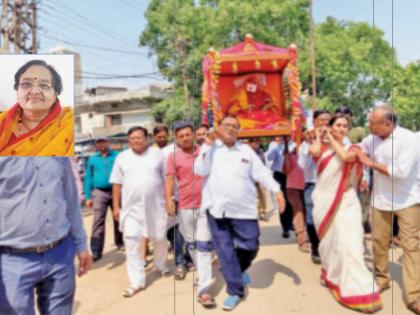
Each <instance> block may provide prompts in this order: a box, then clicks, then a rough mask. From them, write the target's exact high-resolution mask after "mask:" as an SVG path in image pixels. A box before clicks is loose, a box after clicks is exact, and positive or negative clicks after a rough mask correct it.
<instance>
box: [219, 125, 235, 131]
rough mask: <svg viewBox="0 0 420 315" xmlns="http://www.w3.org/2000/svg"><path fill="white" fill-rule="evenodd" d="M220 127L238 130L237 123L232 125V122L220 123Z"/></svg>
mask: <svg viewBox="0 0 420 315" xmlns="http://www.w3.org/2000/svg"><path fill="white" fill-rule="evenodd" d="M220 126H221V127H222V128H224V129H228V128H232V129H235V130H239V126H238V125H233V124H221V125H220Z"/></svg>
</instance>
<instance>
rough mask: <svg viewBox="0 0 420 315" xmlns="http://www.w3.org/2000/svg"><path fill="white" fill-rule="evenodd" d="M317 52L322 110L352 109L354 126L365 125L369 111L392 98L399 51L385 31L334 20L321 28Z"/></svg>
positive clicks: (319, 94)
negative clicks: (391, 92) (385, 36)
mask: <svg viewBox="0 0 420 315" xmlns="http://www.w3.org/2000/svg"><path fill="white" fill-rule="evenodd" d="M315 49H316V60H317V62H316V66H317V92H318V97H319V106H320V107H323V108H327V109H329V110H332V111H334V110H335V108H337V107H338V106H342V105H344V106H348V107H350V108H351V109H352V110H353V113H354V123H355V124H356V125H363V124H364V122H365V118H366V110H367V109H368V108H370V107H372V105H373V104H374V102H375V101H378V100H382V101H386V100H388V99H389V97H390V91H391V83H392V76H391V70H392V58H394V60H395V51H394V50H393V49H392V47H391V46H390V45H389V43H388V42H387V41H386V40H385V39H384V37H383V32H382V31H381V30H379V29H377V28H375V29H372V26H371V25H369V24H368V23H364V22H357V23H356V22H345V21H338V20H336V19H334V18H332V17H328V18H327V20H326V21H325V22H323V23H321V24H319V25H318V26H317V28H316V47H315ZM396 66H398V64H396Z"/></svg>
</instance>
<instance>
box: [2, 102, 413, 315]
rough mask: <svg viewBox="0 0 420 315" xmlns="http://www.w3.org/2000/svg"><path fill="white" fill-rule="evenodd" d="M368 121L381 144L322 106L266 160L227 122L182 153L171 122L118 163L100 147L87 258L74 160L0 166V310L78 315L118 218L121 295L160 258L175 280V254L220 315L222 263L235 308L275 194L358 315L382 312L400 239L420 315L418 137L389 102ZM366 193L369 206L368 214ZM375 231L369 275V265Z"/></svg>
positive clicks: (187, 142)
mask: <svg viewBox="0 0 420 315" xmlns="http://www.w3.org/2000/svg"><path fill="white" fill-rule="evenodd" d="M367 122H368V128H369V129H370V131H371V134H370V135H369V136H367V137H366V138H364V139H363V140H362V141H361V142H360V143H355V144H352V143H351V141H350V140H349V137H348V133H349V130H350V128H351V111H350V110H349V109H348V108H339V109H338V110H337V111H336V112H335V113H329V112H328V111H326V110H316V111H315V112H314V113H313V125H314V128H313V130H307V131H305V133H304V140H303V142H302V143H294V142H293V141H292V140H290V139H288V138H287V137H275V138H274V139H272V141H271V142H270V143H269V144H268V148H267V150H266V151H264V150H263V148H262V144H261V142H260V139H259V138H251V139H238V135H239V131H240V122H239V120H238V118H237V117H235V116H234V115H230V114H228V115H226V116H225V117H223V118H222V119H221V120H220V121H219V122H218V127H217V128H216V129H215V130H211V129H210V128H209V127H208V126H206V125H200V126H199V127H198V128H195V126H194V124H193V123H191V122H189V121H177V122H175V123H174V126H173V135H172V136H173V140H174V141H173V143H169V139H170V132H169V129H168V128H167V127H166V126H157V127H156V128H155V129H154V130H153V139H154V144H153V145H151V144H150V141H149V138H150V137H149V133H148V130H147V129H146V128H144V127H141V126H134V127H132V128H130V129H129V131H128V145H129V149H127V150H124V151H123V152H120V153H117V152H115V151H113V150H111V149H110V147H109V145H110V144H109V142H108V140H107V139H106V138H98V139H96V148H97V153H96V154H95V155H93V156H92V157H90V159H89V161H88V164H87V169H86V175H85V177H84V196H85V204H86V206H87V207H89V208H92V209H93V214H94V218H93V226H92V235H91V237H90V252H91V255H90V253H89V252H88V250H87V236H86V234H85V232H84V230H83V224H82V217H81V210H80V202H79V198H78V196H77V186H76V184H75V180H74V179H75V178H74V175H73V172H72V170H71V163H70V162H69V161H68V160H67V159H66V158H57V157H51V158H36V157H30V158H25V159H16V158H13V157H4V158H1V160H0V170H1V171H0V208H1V209H2V211H1V212H0V219H1V220H0V226H1V229H0V258H1V259H0V264H1V265H0V275H1V278H0V314H3V312H5V314H8V313H13V312H16V313H18V314H19V313H25V311H26V312H28V313H31V312H32V311H31V310H33V308H34V306H33V302H32V301H33V294H34V289H35V291H36V292H37V295H38V307H39V309H40V311H41V313H47V312H48V313H51V314H70V312H69V311H68V310H69V309H71V305H72V301H73V296H74V273H75V270H74V268H73V267H71V266H73V261H72V260H73V259H74V255H75V254H77V256H78V259H79V262H80V263H79V265H80V270H79V273H80V274H83V273H85V272H86V271H87V270H88V269H89V268H90V266H91V263H92V261H91V260H93V261H94V262H95V261H98V260H99V259H101V257H102V254H103V248H104V239H105V219H106V214H107V212H108V211H109V208H111V209H112V216H113V221H114V222H113V224H114V241H115V245H116V247H117V248H118V249H119V250H121V251H125V256H126V263H125V264H126V268H127V276H128V282H129V286H128V288H127V289H126V290H125V291H124V292H123V296H124V297H126V298H129V297H132V296H134V295H136V294H137V293H138V292H139V291H141V290H144V289H145V288H146V287H147V283H146V266H147V264H148V260H147V256H148V255H150V254H152V252H153V264H154V267H155V269H156V270H158V271H159V272H160V273H161V275H162V276H164V277H169V276H171V275H172V274H171V272H170V269H169V268H168V266H167V260H168V254H169V250H170V251H172V252H173V264H174V267H175V268H174V270H173V275H174V277H175V279H177V280H183V279H184V278H185V276H186V273H187V272H188V271H189V270H191V268H196V270H197V275H198V281H197V300H198V302H199V303H201V304H202V305H203V306H204V307H206V308H211V307H216V301H215V299H214V296H212V293H211V292H212V291H211V287H212V283H213V282H212V279H213V271H214V268H213V264H214V261H215V260H216V261H217V264H218V265H219V267H220V271H221V273H222V275H223V278H224V280H225V282H226V291H227V297H226V298H225V300H224V301H223V305H222V308H223V309H224V310H232V309H234V308H235V307H236V306H237V305H238V303H240V302H241V301H243V299H244V297H245V296H246V294H248V291H247V289H246V288H247V287H248V286H249V285H250V284H251V283H252V279H251V277H250V274H249V272H248V270H249V268H250V267H251V265H252V262H253V260H254V259H255V258H256V257H257V254H258V250H259V246H260V243H259V236H260V221H264V220H267V219H268V214H267V210H268V209H267V203H266V197H270V196H271V198H272V203H273V204H274V205H276V207H277V208H278V213H279V219H280V224H281V228H282V237H283V238H289V237H290V235H291V233H292V232H293V233H294V234H295V236H296V242H297V246H298V249H299V250H300V251H302V252H304V253H308V254H309V255H310V258H311V261H312V262H313V263H314V264H317V265H320V279H321V280H320V281H321V285H323V286H325V287H326V288H328V290H330V291H331V293H332V296H333V297H334V298H335V299H336V300H337V301H338V302H339V303H340V304H342V305H343V306H345V307H348V308H350V309H353V310H355V311H360V312H364V313H374V312H376V311H378V310H380V309H381V308H382V302H381V293H382V292H383V291H385V290H387V289H389V288H390V281H391V278H390V272H389V259H388V251H389V248H390V242H392V241H393V240H398V244H399V246H400V247H401V248H402V251H403V286H404V293H405V302H406V304H407V307H408V309H410V310H411V311H412V312H413V313H414V314H420V281H419V279H420V239H419V234H420V155H419V154H418V152H417V151H418V150H417V149H416V147H415V143H416V139H419V138H420V136H419V134H415V133H414V132H412V131H410V130H407V129H405V128H403V127H401V126H399V125H398V119H397V116H396V114H395V113H394V112H393V110H392V108H391V107H389V106H386V105H381V106H377V107H375V108H374V109H373V110H372V111H371V112H370V113H369V114H368V117H367ZM6 169H7V172H6V171H4V170H6ZM366 194H371V205H370V206H369V207H362V205H361V201H360V200H363V196H365V195H366ZM28 205H30V209H29V208H28V207H29V206H28ZM26 210H28V211H26ZM29 210H30V211H29ZM46 211H47V212H48V214H47V215H46V214H45V212H46ZM369 214H370V215H369ZM395 227H398V233H393V232H396V231H397V229H395ZM367 232H369V233H370V232H372V239H373V242H372V248H373V267H374V270H373V272H372V271H370V270H369V269H368V267H367V266H366V263H365V260H364V251H365V248H364V246H365V245H364V233H367ZM393 237H394V238H393ZM152 248H153V250H152ZM168 249H169V250H168ZM308 257H309V256H308ZM47 265H48V266H52V267H51V268H46V267H45V266H47ZM45 270H47V271H45ZM255 276H258V275H255ZM23 279H24V280H23Z"/></svg>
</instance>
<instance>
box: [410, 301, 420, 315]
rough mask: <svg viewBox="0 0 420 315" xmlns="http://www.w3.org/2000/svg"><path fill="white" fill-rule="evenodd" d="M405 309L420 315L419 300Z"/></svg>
mask: <svg viewBox="0 0 420 315" xmlns="http://www.w3.org/2000/svg"><path fill="white" fill-rule="evenodd" d="M407 308H408V309H409V310H410V311H412V312H413V313H414V314H416V315H420V299H417V300H416V301H414V302H413V303H410V304H408V305H407Z"/></svg>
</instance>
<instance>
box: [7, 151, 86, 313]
mask: <svg viewBox="0 0 420 315" xmlns="http://www.w3.org/2000/svg"><path fill="white" fill-rule="evenodd" d="M76 255H77V258H78V260H79V270H78V275H79V276H81V275H83V274H84V273H86V272H87V271H88V270H89V268H90V266H91V264H92V258H91V256H90V254H89V252H88V250H87V243H86V233H85V230H84V228H83V221H82V212H81V209H80V205H79V197H78V192H77V188H76V183H75V179H74V176H73V173H72V170H71V166H70V160H69V159H68V158H63V157H18V158H17V157H1V158H0V314H34V293H35V292H36V294H37V297H38V299H37V304H38V309H39V312H40V313H41V314H53V315H54V314H60V315H61V314H71V313H72V308H73V301H74V292H75V265H74V258H75V256H76Z"/></svg>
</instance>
